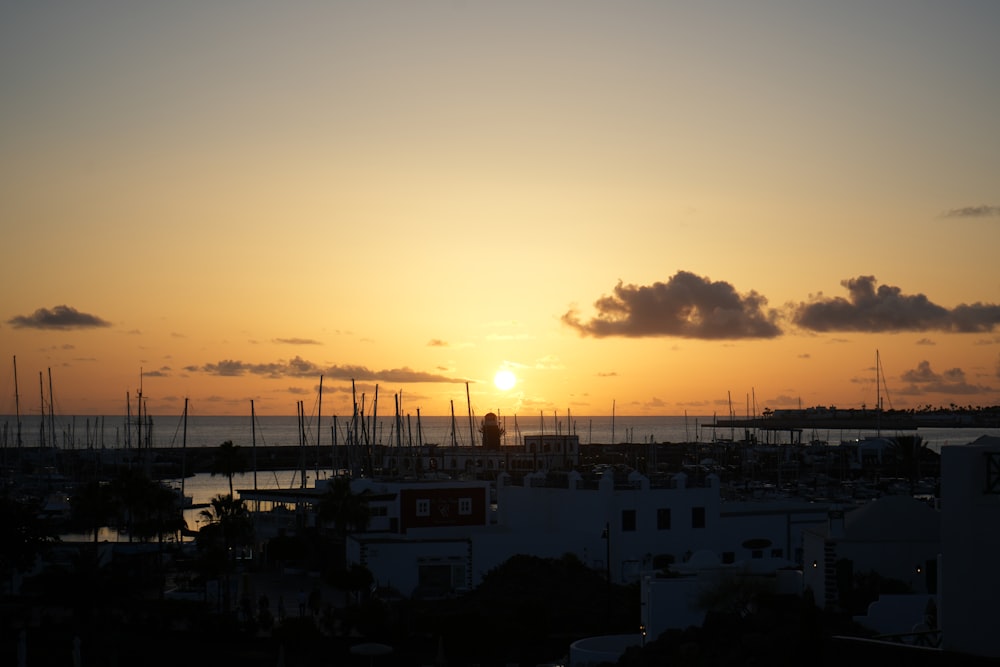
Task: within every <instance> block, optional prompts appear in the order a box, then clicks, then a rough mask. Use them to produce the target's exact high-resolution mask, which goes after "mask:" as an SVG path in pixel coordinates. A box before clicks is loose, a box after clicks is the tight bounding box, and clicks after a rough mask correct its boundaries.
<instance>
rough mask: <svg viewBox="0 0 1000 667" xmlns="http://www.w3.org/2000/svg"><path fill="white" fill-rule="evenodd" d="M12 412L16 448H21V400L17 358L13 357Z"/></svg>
mask: <svg viewBox="0 0 1000 667" xmlns="http://www.w3.org/2000/svg"><path fill="white" fill-rule="evenodd" d="M14 412H15V413H16V417H17V446H18V448H20V447H21V398H20V396H18V394H17V356H15V357H14Z"/></svg>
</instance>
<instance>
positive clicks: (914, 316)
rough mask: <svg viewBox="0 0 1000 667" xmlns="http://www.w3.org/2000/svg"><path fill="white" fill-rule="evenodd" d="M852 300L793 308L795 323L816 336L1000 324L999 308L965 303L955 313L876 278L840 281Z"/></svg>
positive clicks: (816, 300)
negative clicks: (876, 285) (880, 282)
mask: <svg viewBox="0 0 1000 667" xmlns="http://www.w3.org/2000/svg"><path fill="white" fill-rule="evenodd" d="M840 284H841V285H843V286H844V287H845V288H847V291H848V298H846V299H845V298H843V297H833V298H826V297H824V296H823V294H822V293H819V294H818V295H816V296H815V297H814V298H813V299H812V301H810V302H809V303H800V304H798V305H797V306H793V307H792V314H791V317H792V321H794V322H795V324H797V325H798V326H800V327H802V328H803V329H808V330H811V331H866V332H892V331H930V330H938V331H951V332H957V333H970V332H983V331H992V330H993V328H994V327H995V326H996V325H997V324H1000V306H998V305H994V304H983V303H974V304H962V305H959V306H957V307H955V308H954V309H952V310H948V309H947V308H945V307H943V306H939V305H937V304H935V303H932V302H931V301H930V300H929V299H928V298H927V297H926V296H924V295H923V294H913V295H907V294H903V293H902V290H900V288H898V287H893V286H891V285H879V286H878V288H877V289H876V287H875V284H876V280H875V276H858V277H857V278H848V279H846V280H842V281H841V282H840Z"/></svg>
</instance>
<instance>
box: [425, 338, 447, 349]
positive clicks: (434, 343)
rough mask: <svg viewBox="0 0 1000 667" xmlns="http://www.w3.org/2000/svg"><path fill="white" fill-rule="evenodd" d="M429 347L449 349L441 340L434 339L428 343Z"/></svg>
mask: <svg viewBox="0 0 1000 667" xmlns="http://www.w3.org/2000/svg"><path fill="white" fill-rule="evenodd" d="M427 347H448V343H447V342H445V341H443V340H441V339H440V338H432V339H431V340H430V341H428V342H427Z"/></svg>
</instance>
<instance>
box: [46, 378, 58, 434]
mask: <svg viewBox="0 0 1000 667" xmlns="http://www.w3.org/2000/svg"><path fill="white" fill-rule="evenodd" d="M48 370H49V435H50V437H51V438H52V448H53V449H55V447H56V415H55V412H54V410H53V407H52V403H53V402H54V399H53V398H52V368H51V367H50V368H49V369H48Z"/></svg>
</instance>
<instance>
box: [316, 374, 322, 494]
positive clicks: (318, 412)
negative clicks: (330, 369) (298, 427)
mask: <svg viewBox="0 0 1000 667" xmlns="http://www.w3.org/2000/svg"><path fill="white" fill-rule="evenodd" d="M322 440H323V376H322V375H320V376H319V404H318V405H317V406H316V479H317V480H318V479H319V448H320V445H321V441H322Z"/></svg>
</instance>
